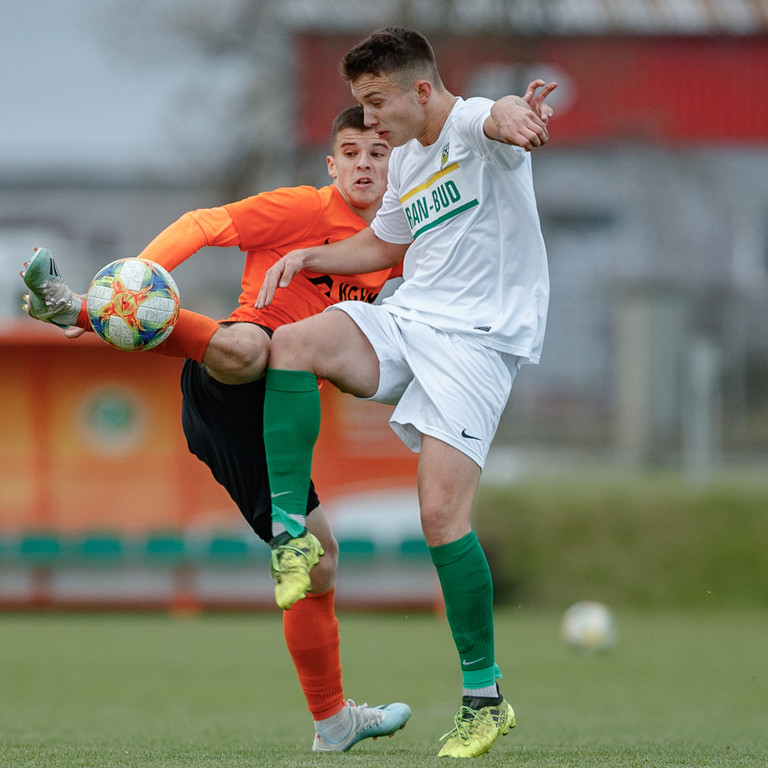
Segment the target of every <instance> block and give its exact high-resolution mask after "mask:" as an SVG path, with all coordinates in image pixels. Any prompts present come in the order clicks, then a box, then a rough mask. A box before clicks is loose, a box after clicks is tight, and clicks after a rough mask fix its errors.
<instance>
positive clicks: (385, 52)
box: [340, 27, 440, 84]
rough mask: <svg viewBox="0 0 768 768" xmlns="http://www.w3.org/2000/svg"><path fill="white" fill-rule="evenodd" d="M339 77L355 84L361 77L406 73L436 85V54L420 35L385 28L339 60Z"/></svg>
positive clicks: (403, 30) (437, 82) (438, 78)
mask: <svg viewBox="0 0 768 768" xmlns="http://www.w3.org/2000/svg"><path fill="white" fill-rule="evenodd" d="M340 69H341V76H342V77H343V78H344V79H345V80H346V81H347V82H349V83H354V82H355V80H357V79H358V78H359V77H361V76H362V75H373V76H374V77H378V76H380V75H391V74H395V73H402V72H409V73H412V74H413V75H414V79H416V78H418V77H424V78H425V79H429V80H431V81H432V82H434V83H436V84H439V83H440V75H439V74H438V72H437V63H436V62H435V52H434V51H433V50H432V46H431V45H430V44H429V41H428V40H427V38H426V37H424V35H422V34H421V32H417V31H416V30H413V29H405V28H403V27H386V28H385V29H380V30H378V31H377V32H374V33H373V34H372V35H370V36H369V37H367V38H366V39H365V40H363V41H362V42H360V43H358V44H357V45H356V46H355V47H354V48H353V49H352V50H351V51H349V52H348V53H347V55H346V56H345V57H344V58H343V59H342V60H341V66H340Z"/></svg>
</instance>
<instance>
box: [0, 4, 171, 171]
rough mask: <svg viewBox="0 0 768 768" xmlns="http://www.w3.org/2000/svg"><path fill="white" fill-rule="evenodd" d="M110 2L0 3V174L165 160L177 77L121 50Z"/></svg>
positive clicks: (115, 18)
mask: <svg viewBox="0 0 768 768" xmlns="http://www.w3.org/2000/svg"><path fill="white" fill-rule="evenodd" d="M117 5H119V3H116V2H115V1H114V0H109V2H100V0H4V2H3V11H4V13H3V21H2V24H0V72H2V73H3V74H2V78H0V172H1V171H2V170H3V169H5V170H6V171H8V170H9V169H10V170H13V169H16V168H22V167H23V168H29V167H30V166H32V167H34V166H40V167H47V166H51V165H54V166H64V167H70V166H73V165H76V166H85V167H88V166H97V167H104V166H107V167H118V168H120V167H126V166H128V167H136V166H150V165H152V164H157V163H161V164H162V163H163V162H172V161H173V158H174V152H176V151H177V149H175V147H176V146H177V142H175V141H174V138H175V137H174V128H173V111H172V109H171V108H170V106H169V105H171V104H172V103H173V100H174V99H175V98H177V95H178V93H179V90H180V87H181V86H182V85H183V80H184V77H185V73H184V72H183V71H182V70H180V69H179V68H174V69H173V70H167V71H164V70H163V68H162V67H160V66H158V64H157V62H153V63H152V64H151V65H150V64H145V63H143V62H141V61H140V60H138V59H137V58H136V56H135V54H133V55H132V54H131V53H130V52H129V51H128V50H127V47H125V46H122V45H121V40H120V30H119V22H118V18H119V17H117V16H116V15H115V14H114V13H113V12H110V8H111V10H112V11H114V9H115V7H116V6H117Z"/></svg>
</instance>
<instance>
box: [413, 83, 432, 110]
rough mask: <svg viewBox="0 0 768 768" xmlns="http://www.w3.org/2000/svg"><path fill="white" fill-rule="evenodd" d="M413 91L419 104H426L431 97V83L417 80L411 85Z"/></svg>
mask: <svg viewBox="0 0 768 768" xmlns="http://www.w3.org/2000/svg"><path fill="white" fill-rule="evenodd" d="M413 89H414V90H415V91H416V98H417V99H418V101H419V104H426V103H427V101H429V97H430V96H431V95H432V83H430V82H429V80H417V81H416V82H415V83H414V84H413Z"/></svg>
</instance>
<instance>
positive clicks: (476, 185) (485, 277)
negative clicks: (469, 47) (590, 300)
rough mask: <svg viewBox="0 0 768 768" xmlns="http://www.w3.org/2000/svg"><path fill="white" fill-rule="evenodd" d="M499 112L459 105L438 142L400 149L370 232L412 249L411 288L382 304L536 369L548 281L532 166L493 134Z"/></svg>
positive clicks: (408, 262) (475, 103)
mask: <svg viewBox="0 0 768 768" xmlns="http://www.w3.org/2000/svg"><path fill="white" fill-rule="evenodd" d="M492 104H493V102H492V101H490V100H488V99H482V98H471V99H467V100H464V99H457V101H456V104H455V105H454V107H453V109H452V110H451V113H450V115H449V116H448V119H447V120H446V122H445V124H444V125H443V129H442V131H441V132H440V136H439V138H438V139H437V141H436V142H435V143H434V144H431V145H429V146H427V147H425V146H422V145H421V144H420V143H419V142H418V141H416V140H415V139H414V140H411V141H409V142H408V143H407V144H405V145H404V146H402V147H395V148H394V149H393V150H392V154H391V156H390V161H389V178H388V186H387V192H386V194H385V195H384V199H383V201H382V205H381V208H380V209H379V211H378V213H377V215H376V218H375V219H374V220H373V222H372V224H371V226H372V228H373V231H374V232H375V233H376V235H377V237H379V238H381V239H382V240H386V241H387V242H391V243H409V242H411V241H413V242H412V243H411V246H410V247H409V249H408V252H407V253H406V256H405V261H404V263H403V277H404V278H405V280H404V282H403V283H402V285H401V286H400V287H399V288H398V289H397V290H396V291H395V293H394V294H393V295H392V296H390V297H389V298H386V299H384V302H383V303H385V304H387V306H388V307H389V308H390V309H391V311H393V312H394V313H396V314H399V315H402V316H403V317H408V318H411V319H414V320H419V321H421V322H425V323H428V324H429V325H432V326H434V327H437V328H440V329H442V330H445V331H451V332H454V333H462V334H470V335H473V336H475V337H477V340H478V341H479V342H480V343H482V344H484V345H486V346H489V347H491V348H493V349H496V350H499V351H501V352H507V353H512V354H514V355H518V356H520V357H521V358H524V359H527V360H528V361H529V362H531V363H537V362H538V361H539V356H540V353H541V345H542V342H543V339H544V328H545V325H546V316H547V306H548V302H549V277H548V274H547V258H546V251H545V248H544V240H543V238H542V235H541V228H540V225H539V216H538V212H537V210H536V200H535V197H534V191H533V178H532V173H531V158H530V154H529V153H528V152H526V151H525V150H523V149H522V148H520V147H513V146H509V145H507V144H502V143H501V142H497V141H492V140H491V139H488V138H487V137H486V136H485V134H484V133H483V123H484V122H485V119H486V118H487V117H488V115H489V113H490V108H491V105H492Z"/></svg>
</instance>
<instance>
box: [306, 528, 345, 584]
mask: <svg viewBox="0 0 768 768" xmlns="http://www.w3.org/2000/svg"><path fill="white" fill-rule="evenodd" d="M323 549H324V550H325V554H324V555H323V556H322V557H321V558H320V559H319V560H318V562H317V565H316V566H315V567H314V568H313V569H312V570H311V571H310V580H311V582H312V591H313V592H315V593H317V594H321V593H323V592H327V591H328V590H329V589H331V588H332V587H333V585H334V582H335V579H336V568H337V567H338V564H339V544H338V542H337V541H336V539H335V538H334V537H333V536H331V537H330V539H328V540H327V541H324V542H323Z"/></svg>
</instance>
